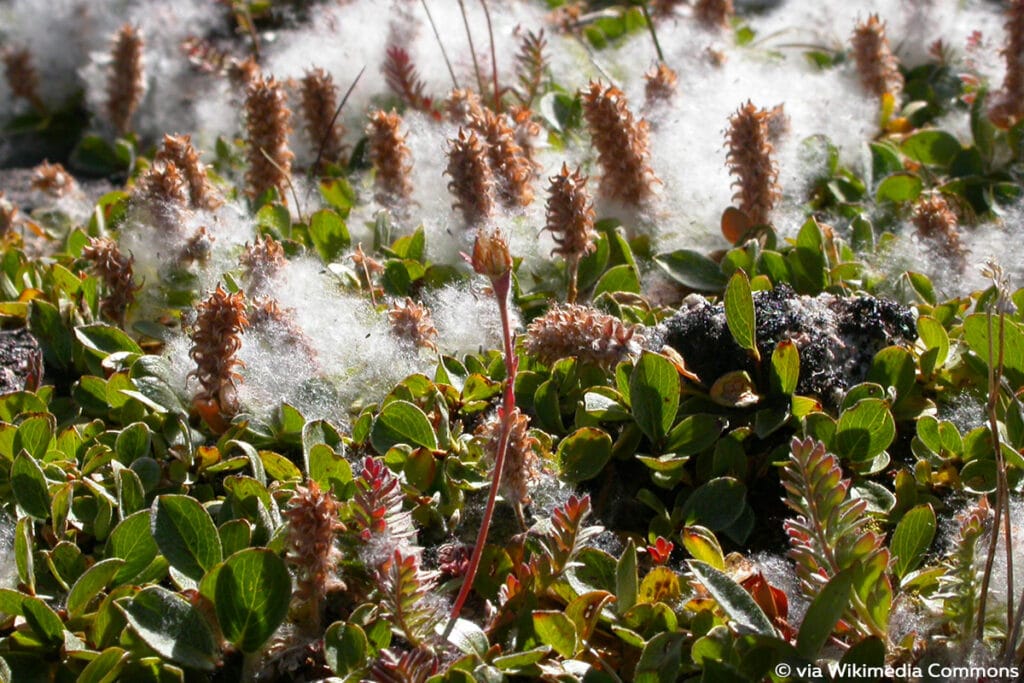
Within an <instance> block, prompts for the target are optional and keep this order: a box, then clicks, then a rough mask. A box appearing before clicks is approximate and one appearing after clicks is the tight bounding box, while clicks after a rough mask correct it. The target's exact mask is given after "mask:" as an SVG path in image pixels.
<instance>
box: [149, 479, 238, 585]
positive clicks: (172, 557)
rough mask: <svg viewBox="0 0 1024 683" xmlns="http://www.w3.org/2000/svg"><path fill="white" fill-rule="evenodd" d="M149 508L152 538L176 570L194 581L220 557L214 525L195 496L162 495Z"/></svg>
mask: <svg viewBox="0 0 1024 683" xmlns="http://www.w3.org/2000/svg"><path fill="white" fill-rule="evenodd" d="M150 510H151V512H150V515H151V521H150V526H151V529H152V533H153V538H154V539H155V540H156V544H157V546H158V547H159V548H160V552H161V553H162V554H163V556H164V557H166V558H167V561H168V562H170V564H171V566H172V567H174V568H175V569H176V570H178V571H179V572H181V573H182V574H184V575H185V576H187V577H188V578H190V579H192V580H193V581H196V582H198V581H200V580H201V579H202V578H203V574H205V573H206V572H207V571H208V570H210V569H211V568H212V567H213V566H214V565H216V564H217V563H218V562H220V561H221V559H223V555H222V551H221V545H220V535H219V534H218V533H217V526H216V525H215V524H214V523H213V519H212V518H211V517H210V513H209V512H207V510H206V508H204V507H203V506H202V505H201V504H200V503H199V501H197V500H196V499H195V498H192V497H190V496H186V495H180V494H165V495H162V496H159V497H157V499H156V500H155V501H153V506H152V508H151V509H150Z"/></svg>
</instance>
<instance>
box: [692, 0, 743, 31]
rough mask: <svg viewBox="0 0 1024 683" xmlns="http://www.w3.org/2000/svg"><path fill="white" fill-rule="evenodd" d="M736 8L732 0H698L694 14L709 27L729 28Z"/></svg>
mask: <svg viewBox="0 0 1024 683" xmlns="http://www.w3.org/2000/svg"><path fill="white" fill-rule="evenodd" d="M733 14H735V10H734V9H733V6H732V0H697V3H696V4H695V5H694V6H693V16H694V17H696V18H697V21H699V22H700V23H701V24H703V25H704V26H706V27H708V28H728V27H729V20H731V19H732V17H733Z"/></svg>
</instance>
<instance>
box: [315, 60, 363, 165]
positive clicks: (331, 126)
mask: <svg viewBox="0 0 1024 683" xmlns="http://www.w3.org/2000/svg"><path fill="white" fill-rule="evenodd" d="M364 71H366V65H365V64H364V65H363V68H362V69H360V70H359V73H357V74H356V77H355V79H354V80H353V81H352V85H350V86H348V90H346V91H345V96H344V97H342V98H341V102H340V103H339V104H338V108H337V109H335V110H334V116H332V117H331V122H330V124H328V126H327V131H326V132H325V133H324V136H323V138H322V139H321V140H320V148H319V149H318V150H317V151H316V161H314V162H313V168H312V169H310V170H311V171H315V170H316V169H318V168H320V160H321V159H322V158H323V156H324V148H325V147H326V146H327V138H328V137H330V134H331V133H330V132H331V130H333V129H334V123H335V122H336V121H337V120H338V116H339V115H340V114H341V110H342V109H343V108H344V107H345V103H346V102H348V98H349V96H350V95H351V94H352V91H353V90H355V89H356V83H358V82H359V79H360V78H362V77H363V72H364Z"/></svg>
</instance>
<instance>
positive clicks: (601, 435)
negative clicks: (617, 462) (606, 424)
mask: <svg viewBox="0 0 1024 683" xmlns="http://www.w3.org/2000/svg"><path fill="white" fill-rule="evenodd" d="M556 457H557V459H558V468H559V469H558V471H559V474H560V476H561V477H562V479H564V480H566V481H568V482H570V483H574V484H575V483H579V482H581V481H586V480H588V479H593V478H594V477H596V476H597V475H598V474H600V473H601V471H602V470H603V469H604V466H605V465H606V464H607V463H608V461H609V460H610V459H611V457H612V437H610V436H608V434H607V433H606V432H604V431H603V430H600V429H597V428H596V427H582V428H580V429H577V430H576V431H575V432H573V433H572V434H570V435H569V436H567V437H565V438H564V439H562V442H561V443H560V444H558V453H557V456H556Z"/></svg>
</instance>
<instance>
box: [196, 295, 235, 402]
mask: <svg viewBox="0 0 1024 683" xmlns="http://www.w3.org/2000/svg"><path fill="white" fill-rule="evenodd" d="M248 325H249V320H248V318H246V315H245V299H244V298H243V296H242V293H241V292H235V293H234V294H228V293H227V292H226V291H224V288H223V287H221V286H220V284H219V283H218V284H217V289H216V290H215V291H214V292H213V293H212V294H210V296H209V297H208V298H207V299H206V300H205V301H203V302H201V303H200V304H199V305H198V306H197V317H196V323H195V328H194V329H193V331H192V348H191V349H190V351H189V356H190V357H191V358H192V360H193V361H194V362H195V364H196V368H195V369H194V370H192V372H190V373H189V377H195V378H197V379H198V380H199V386H200V391H199V393H198V394H197V395H196V399H197V400H199V401H208V402H214V403H216V405H217V407H218V409H219V410H220V413H221V414H223V415H234V414H235V413H237V412H238V407H239V406H238V398H237V396H236V395H235V380H236V379H241V376H240V375H239V374H238V373H237V372H235V368H238V367H240V366H241V365H242V362H241V361H240V360H238V359H237V358H235V355H236V354H237V353H238V350H239V349H241V348H242V338H241V335H242V331H243V330H244V329H245V328H246V327H248Z"/></svg>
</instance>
